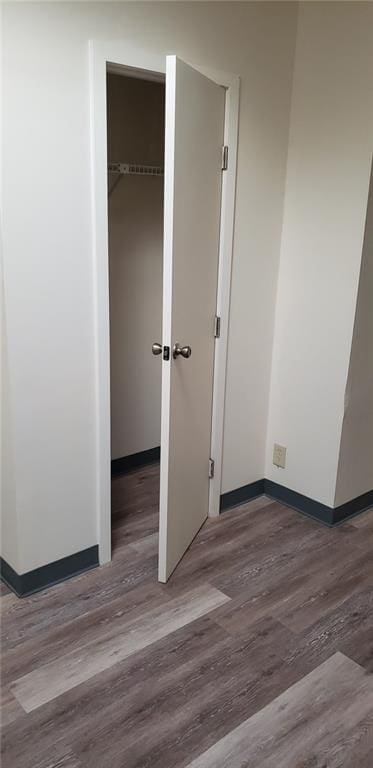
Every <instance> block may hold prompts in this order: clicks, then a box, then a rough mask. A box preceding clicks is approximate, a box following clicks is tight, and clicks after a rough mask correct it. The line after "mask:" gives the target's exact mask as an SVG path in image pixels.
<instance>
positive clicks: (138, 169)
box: [108, 163, 163, 176]
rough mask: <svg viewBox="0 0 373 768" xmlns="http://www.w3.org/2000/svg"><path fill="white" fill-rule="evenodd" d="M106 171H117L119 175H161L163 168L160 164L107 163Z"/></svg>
mask: <svg viewBox="0 0 373 768" xmlns="http://www.w3.org/2000/svg"><path fill="white" fill-rule="evenodd" d="M108 172H109V173H118V174H120V175H121V176H163V168H162V167H161V166H160V165H139V164H137V163H109V164H108Z"/></svg>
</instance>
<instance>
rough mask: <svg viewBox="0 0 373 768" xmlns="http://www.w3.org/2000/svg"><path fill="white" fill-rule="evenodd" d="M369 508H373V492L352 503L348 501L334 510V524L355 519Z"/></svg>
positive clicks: (364, 494) (352, 500)
mask: <svg viewBox="0 0 373 768" xmlns="http://www.w3.org/2000/svg"><path fill="white" fill-rule="evenodd" d="M369 507H373V490H372V491H367V493H363V494H362V495H361V496H357V497H356V498H355V499H351V501H346V503H345V504H341V505H340V506H339V507H336V508H335V510H334V521H333V522H334V524H336V523H341V522H343V520H346V519H347V518H348V517H354V515H359V514H360V512H364V511H365V510H366V509H369Z"/></svg>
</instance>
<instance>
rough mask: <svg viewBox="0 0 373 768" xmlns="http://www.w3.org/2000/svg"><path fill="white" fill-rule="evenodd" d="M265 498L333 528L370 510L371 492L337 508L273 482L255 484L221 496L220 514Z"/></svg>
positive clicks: (265, 481) (372, 496)
mask: <svg viewBox="0 0 373 768" xmlns="http://www.w3.org/2000/svg"><path fill="white" fill-rule="evenodd" d="M262 494H265V495H266V496H269V497H270V498H271V499H274V500H275V501H280V502H281V503H282V504H286V506H288V507H292V509H295V510H296V511H297V512H301V513H302V514H303V515H307V516H308V517H312V518H314V519H315V520H318V521H319V522H321V523H324V525H328V526H333V525H337V524H338V523H342V522H343V521H344V520H347V519H349V518H350V517H354V516H355V515H358V514H360V512H364V511H365V510H366V509H369V507H371V506H373V490H372V491H368V492H367V493H364V494H362V495H361V496H358V497H357V498H355V499H351V501H347V502H346V503H345V504H341V505H340V506H339V507H328V506H327V505H326V504H321V502H319V501H315V499H311V498H309V497H308V496H304V495H303V494H302V493H297V491H292V490H291V489H290V488H286V486H284V485H280V483H275V482H273V480H266V479H265V478H264V479H263V480H256V481H255V482H254V483H249V484H248V485H243V486H242V487H241V488H236V489H235V490H233V491H229V492H228V493H223V494H222V495H221V497H220V510H221V511H222V512H223V511H224V510H226V509H229V508H231V507H236V506H237V505H239V504H244V503H245V502H247V501H251V500H252V499H255V498H256V497H257V496H261V495H262Z"/></svg>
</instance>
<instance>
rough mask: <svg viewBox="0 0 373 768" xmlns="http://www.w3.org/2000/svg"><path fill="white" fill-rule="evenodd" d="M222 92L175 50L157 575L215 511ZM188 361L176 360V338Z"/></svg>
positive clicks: (169, 87) (171, 61)
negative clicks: (212, 470)
mask: <svg viewBox="0 0 373 768" xmlns="http://www.w3.org/2000/svg"><path fill="white" fill-rule="evenodd" d="M224 108H225V92H224V89H223V88H222V87H221V86H219V85H217V84H216V83H214V82H213V81H211V80H209V79H208V78H207V77H204V76H203V75H202V74H200V73H199V72H197V71H196V70H194V69H193V68H192V67H190V66H188V65H187V64H185V63H184V62H182V61H180V60H179V59H177V58H176V57H174V56H168V57H167V69H166V147H165V222H164V282H163V344H164V345H166V346H169V347H170V360H169V361H166V360H164V361H163V363H162V365H163V371H162V435H161V488H160V531H159V580H160V581H163V582H164V581H167V579H168V578H169V576H170V574H171V573H172V571H173V570H174V568H175V566H176V565H177V563H178V562H179V560H180V558H181V557H182V556H183V554H184V552H185V550H186V549H187V548H188V546H189V544H190V543H191V541H192V540H193V538H194V536H195V535H196V533H197V531H198V530H199V528H200V527H201V525H202V524H203V522H204V520H205V519H206V517H207V513H208V496H209V479H208V465H209V456H210V441H211V415H212V386H213V370H214V347H215V339H214V316H215V312H216V293H217V275H218V252H219V229H220V205H221V149H222V144H223V131H224ZM176 343H179V344H180V345H181V346H184V345H189V346H190V347H191V350H192V354H191V356H190V357H189V358H184V357H182V356H179V357H178V358H177V359H173V357H172V348H173V346H174V344H176Z"/></svg>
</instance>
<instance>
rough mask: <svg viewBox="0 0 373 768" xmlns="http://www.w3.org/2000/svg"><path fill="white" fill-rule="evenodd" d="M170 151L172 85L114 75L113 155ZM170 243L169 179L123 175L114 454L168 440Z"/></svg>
mask: <svg viewBox="0 0 373 768" xmlns="http://www.w3.org/2000/svg"><path fill="white" fill-rule="evenodd" d="M163 153H164V85H163V84H162V83H154V82H152V83H150V82H146V81H145V80H138V79H134V78H133V79H130V78H127V77H121V76H120V75H109V77H108V157H109V160H110V161H111V162H116V161H122V162H137V163H139V164H141V163H143V164H145V165H146V164H148V165H160V166H162V165H163ZM115 179H116V177H115V176H111V178H110V179H109V183H110V184H113V183H114V182H115ZM162 248H163V178H162V177H156V176H122V177H121V179H120V181H119V183H118V184H116V186H115V187H114V188H113V191H112V194H111V195H110V197H109V268H110V377H111V457H112V459H117V458H121V457H122V456H129V455H130V454H133V453H137V452H139V451H145V450H148V449H149V448H154V447H155V446H158V445H159V444H160V430H161V371H162V365H161V359H160V358H159V357H154V356H153V355H152V354H151V346H152V343H153V341H158V342H160V341H161V339H162V260H163V253H162Z"/></svg>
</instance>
